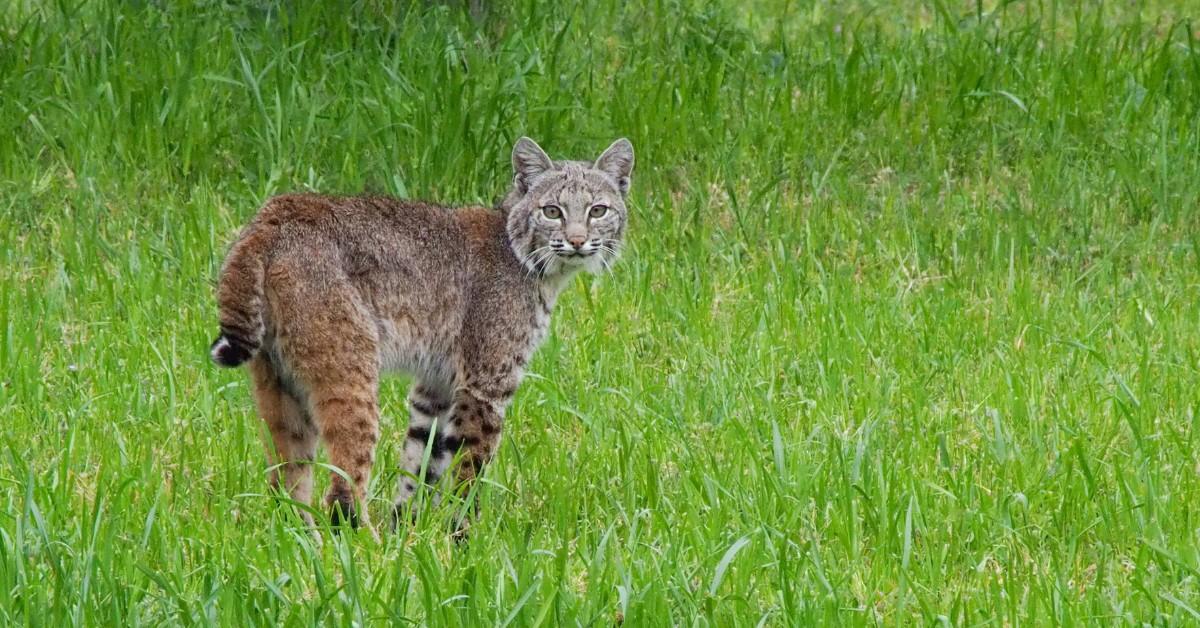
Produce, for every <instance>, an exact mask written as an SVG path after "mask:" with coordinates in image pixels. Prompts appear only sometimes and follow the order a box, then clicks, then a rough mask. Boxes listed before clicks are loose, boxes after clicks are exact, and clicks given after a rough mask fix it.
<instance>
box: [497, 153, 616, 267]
mask: <svg viewBox="0 0 1200 628" xmlns="http://www.w3.org/2000/svg"><path fill="white" fill-rule="evenodd" d="M513 170H514V171H515V173H516V176H515V179H514V188H515V190H514V191H515V192H516V194H517V195H519V198H518V199H517V200H516V202H515V204H513V205H512V206H511V207H510V209H509V219H508V228H509V235H510V238H511V239H512V242H513V249H514V250H515V251H516V253H517V255H518V257H520V258H521V259H522V260H523V261H524V263H525V266H526V267H527V268H528V269H530V270H531V271H532V272H537V273H540V274H542V275H543V276H544V275H552V274H557V273H561V272H564V271H570V270H576V269H584V270H588V271H590V272H598V271H600V270H602V269H605V268H607V267H609V266H610V265H611V264H612V262H613V261H615V260H616V258H617V255H618V254H619V253H620V250H621V245H622V242H623V240H624V235H625V224H626V220H627V210H626V207H625V196H626V193H627V192H628V190H629V175H630V173H631V172H632V170H633V146H632V145H631V144H630V143H629V141H628V140H625V139H621V140H617V141H616V142H614V143H613V145H612V146H610V147H609V148H608V150H606V151H604V154H602V155H601V156H600V158H599V159H597V160H596V161H595V162H594V163H588V162H581V161H562V162H557V163H555V162H552V161H551V160H550V158H549V157H547V156H546V153H545V152H543V151H542V149H541V148H540V147H539V146H538V145H537V144H536V143H534V142H533V140H530V139H528V138H521V140H520V141H518V142H517V145H516V147H514V148H513Z"/></svg>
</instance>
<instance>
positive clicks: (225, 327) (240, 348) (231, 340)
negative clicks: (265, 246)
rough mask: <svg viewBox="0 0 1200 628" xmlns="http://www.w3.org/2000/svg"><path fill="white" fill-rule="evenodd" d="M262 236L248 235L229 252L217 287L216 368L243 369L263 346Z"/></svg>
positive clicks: (212, 354) (213, 356)
mask: <svg viewBox="0 0 1200 628" xmlns="http://www.w3.org/2000/svg"><path fill="white" fill-rule="evenodd" d="M257 235H259V234H255V233H249V234H247V235H246V236H245V237H243V238H241V239H240V240H239V241H238V242H237V244H235V245H233V248H232V249H230V251H229V258H228V259H227V260H226V261H225V266H224V267H223V268H222V269H221V279H220V283H219V285H218V287H217V307H218V308H219V310H220V322H221V334H220V335H219V336H217V339H216V340H214V341H213V343H212V347H211V348H210V349H209V356H210V357H212V361H213V362H215V363H216V364H217V366H223V367H227V368H232V367H235V366H240V365H241V364H243V363H244V362H246V361H247V360H249V359H250V358H252V357H254V354H256V353H258V348H259V347H260V346H261V345H262V339H263V317H262V310H263V261H262V257H261V254H260V253H261V249H262V243H261V242H258V240H259V238H258V237H256V236H257Z"/></svg>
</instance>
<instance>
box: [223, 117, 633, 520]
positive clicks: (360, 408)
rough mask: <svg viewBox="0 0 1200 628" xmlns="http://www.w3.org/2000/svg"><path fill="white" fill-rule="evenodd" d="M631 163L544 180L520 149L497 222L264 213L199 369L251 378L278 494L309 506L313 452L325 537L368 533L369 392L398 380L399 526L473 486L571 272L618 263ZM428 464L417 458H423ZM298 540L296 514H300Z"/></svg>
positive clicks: (293, 201) (615, 154)
mask: <svg viewBox="0 0 1200 628" xmlns="http://www.w3.org/2000/svg"><path fill="white" fill-rule="evenodd" d="M633 163H634V157H633V147H632V146H631V145H630V143H629V141H628V140H624V139H622V140H618V141H616V142H615V143H613V145H612V146H610V147H609V148H608V150H606V151H605V152H604V153H603V154H602V155H601V156H600V158H599V159H597V160H596V161H595V162H577V161H564V162H553V161H551V160H550V159H549V157H547V156H546V154H545V152H543V151H542V149H541V148H540V147H539V146H538V145H537V144H536V143H535V142H533V140H530V139H528V138H521V140H519V141H518V142H517V143H516V146H515V147H514V148H513V172H514V179H513V186H512V189H511V191H510V192H509V194H508V195H507V196H506V197H505V199H504V200H503V201H502V202H501V203H500V204H499V206H498V208H497V209H484V208H478V207H474V208H459V209H453V208H449V207H444V206H440V205H436V204H431V203H423V202H415V201H403V200H396V199H391V198H384V197H377V196H360V197H332V196H319V195H307V194H304V195H287V196H278V197H275V198H272V199H270V200H269V201H267V203H266V204H265V205H264V206H263V207H262V209H261V210H260V211H259V213H258V215H257V216H256V217H255V218H254V219H253V220H252V221H251V223H250V224H249V225H248V226H247V227H246V228H245V229H244V230H243V232H242V234H241V235H240V237H239V238H238V240H237V242H235V243H234V245H233V247H232V248H231V249H230V252H229V255H228V258H227V260H226V262H225V265H224V267H223V269H222V272H221V278H220V283H219V287H218V291H217V301H218V305H219V309H220V316H219V322H220V335H219V336H218V337H217V339H216V340H215V341H214V342H213V344H212V347H211V357H212V359H213V361H214V362H215V363H217V364H218V365H221V366H226V367H234V366H238V365H241V364H243V363H247V362H248V363H249V366H250V371H251V374H252V378H251V380H252V383H253V386H254V392H255V399H256V401H257V404H258V409H259V414H260V415H261V416H262V418H263V420H264V421H265V422H266V424H267V427H268V430H269V432H270V434H271V440H272V443H271V446H270V447H269V450H270V452H269V453H270V454H271V458H272V463H273V464H277V465H279V466H278V467H277V470H276V472H275V473H274V477H273V482H274V483H275V484H276V485H277V486H278V487H279V488H280V489H281V490H283V491H286V492H287V493H288V494H290V496H291V497H292V499H294V500H296V501H298V502H301V503H308V501H309V500H310V499H311V494H312V484H313V481H312V466H311V465H310V464H308V463H309V462H310V461H311V460H312V459H313V457H314V456H315V454H316V448H317V443H318V441H323V442H324V444H325V446H326V449H327V450H328V453H329V458H330V461H331V463H332V464H333V465H334V466H336V467H338V468H339V469H341V470H342V472H344V475H343V474H342V473H335V474H333V475H332V479H331V485H330V488H329V491H328V493H327V494H326V496H325V502H326V507H327V508H329V509H330V511H331V513H332V514H333V515H334V517H335V521H336V522H340V523H346V524H349V525H358V524H360V523H364V524H365V523H368V521H367V512H366V508H365V490H366V487H367V484H368V480H369V474H370V472H371V467H372V464H373V463H374V459H375V443H376V441H377V440H378V438H379V427H378V425H379V402H378V386H379V378H380V376H381V375H382V374H383V373H386V372H389V371H404V372H408V373H410V374H411V375H412V376H413V378H414V382H415V383H414V384H413V386H412V388H411V390H410V391H409V396H408V410H409V416H410V418H409V426H408V431H407V435H406V438H405V445H404V450H403V452H402V457H401V464H402V466H403V468H402V470H401V471H402V474H401V476H402V477H401V479H400V486H399V488H398V496H397V500H396V507H397V510H400V509H403V508H405V507H406V505H407V503H408V501H409V500H410V499H411V498H412V496H413V494H414V493H415V492H416V490H417V488H418V486H419V483H420V482H433V481H435V480H437V479H438V478H440V477H442V476H445V475H447V474H448V473H450V472H451V468H450V466H451V461H452V460H453V459H454V458H455V456H456V454H457V455H458V456H459V460H460V461H461V462H460V464H459V465H458V467H457V468H456V469H454V470H453V472H454V476H455V478H456V479H457V480H458V481H459V482H460V483H461V484H469V483H470V482H471V481H473V480H474V479H475V477H476V476H477V475H478V474H479V473H480V472H481V471H482V469H483V467H484V465H485V464H486V463H487V462H489V461H490V460H491V458H492V456H493V454H494V453H495V451H496V448H497V445H498V443H499V441H500V434H501V431H502V429H503V425H504V413H505V408H506V407H507V406H508V404H509V402H510V401H511V400H512V397H513V395H514V394H515V393H516V391H517V387H518V386H519V384H520V382H521V379H522V376H523V375H524V372H525V367H526V365H527V364H528V363H529V360H530V357H531V356H532V354H533V351H534V350H535V349H536V348H537V346H538V344H539V343H540V342H541V340H542V338H543V337H544V336H545V334H546V329H547V326H548V325H549V322H550V313H551V311H552V309H553V307H554V302H555V299H556V298H557V296H558V294H559V292H560V291H561V290H562V288H563V286H564V285H565V282H566V281H567V280H568V279H569V278H570V277H571V276H572V275H574V274H575V273H576V272H577V271H579V270H589V271H592V272H595V271H599V270H602V269H605V268H607V267H608V266H609V265H610V264H611V263H612V262H613V261H614V260H615V259H616V257H617V255H618V254H619V252H620V249H621V244H622V242H623V239H624V234H625V227H626V223H627V210H626V205H625V197H626V194H627V192H628V189H629V181H630V174H631V172H632V170H633ZM427 452H428V455H427ZM302 516H303V517H305V518H306V520H308V521H309V522H310V523H311V519H310V518H309V517H308V515H307V514H302Z"/></svg>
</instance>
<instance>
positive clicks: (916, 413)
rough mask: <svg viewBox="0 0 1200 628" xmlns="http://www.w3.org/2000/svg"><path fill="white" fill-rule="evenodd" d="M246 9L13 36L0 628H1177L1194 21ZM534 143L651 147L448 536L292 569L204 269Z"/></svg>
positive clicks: (1074, 10)
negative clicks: (309, 205)
mask: <svg viewBox="0 0 1200 628" xmlns="http://www.w3.org/2000/svg"><path fill="white" fill-rule="evenodd" d="M271 4H272V3H269V2H262V1H250V2H235V1H232V0H228V1H222V0H206V1H200V0H196V1H194V2H179V3H176V2H172V1H163V2H155V1H143V2H134V1H129V2H118V1H116V0H112V1H110V2H98V1H87V0H83V1H80V0H59V1H53V2H52V1H48V0H46V1H43V0H14V1H13V2H11V3H5V4H4V5H3V8H0V244H2V248H0V260H2V261H0V624H4V625H28V626H62V625H68V624H88V625H157V624H169V625H212V624H224V625H276V624H284V625H309V624H314V623H319V624H322V625H337V626H342V625H345V626H353V625H371V624H376V623H394V624H409V623H411V624H418V625H424V624H428V625H445V626H478V625H492V624H505V625H520V626H525V625H543V626H555V625H584V626H602V625H613V624H616V623H619V622H621V621H622V620H623V621H624V623H625V624H627V625H631V626H658V625H687V626H691V625H710V626H733V625H755V624H762V625H799V626H807V625H813V624H846V625H880V624H884V625H982V624H989V625H1044V624H1096V625H1115V624H1122V625H1124V624H1129V625H1134V624H1139V625H1140V624H1153V625H1186V624H1194V623H1196V622H1200V550H1198V549H1197V548H1198V544H1200V512H1198V511H1197V509H1196V507H1195V504H1196V503H1197V501H1198V499H1200V458H1198V456H1197V451H1198V449H1200V416H1198V414H1200V392H1198V387H1200V373H1198V372H1197V364H1198V360H1200V334H1197V331H1198V330H1200V307H1198V304H1197V289H1198V287H1200V42H1198V41H1197V39H1200V24H1192V23H1191V22H1189V21H1187V18H1188V17H1189V16H1195V17H1198V18H1200V3H1197V2H1191V1H1189V2H1183V3H1180V2H1167V1H1165V0H1163V1H1154V0H1151V1H1148V2H1119V3H1118V2H1111V3H1103V4H1100V3H1096V2H1079V3H1074V2H1053V1H1050V0H1046V1H1042V2H1014V3H1010V4H1009V3H1002V4H998V3H996V2H992V1H988V2H982V3H979V4H977V3H975V2H959V1H955V2H945V1H943V0H930V1H928V2H923V3H899V2H897V3H890V2H882V1H874V0H862V1H860V2H836V3H833V2H811V1H798V2H780V1H776V0H756V1H754V2H750V3H742V2H735V1H734V0H728V1H727V2H719V1H715V0H714V1H713V2H698V1H692V0H648V1H642V0H631V1H629V2H598V3H580V4H575V3H573V2H565V3H550V2H539V1H521V0H517V1H514V2H507V1H500V0H497V1H496V2H494V3H487V4H489V5H490V8H488V10H486V11H485V12H483V13H482V14H477V15H474V16H473V15H472V14H470V13H469V12H468V11H467V10H466V9H464V8H462V7H459V6H457V5H444V4H439V3H436V2H429V3H426V2H415V3H413V4H412V5H409V4H406V3H403V2H398V3H391V2H383V1H382V0H379V1H363V2H355V3H350V2H330V3H284V4H286V5H288V6H292V7H294V6H303V5H309V4H311V5H313V6H311V7H309V8H306V9H296V8H289V9H284V10H276V9H272V8H270V6H271ZM322 4H323V6H321V5H322ZM393 4H394V6H393ZM521 134H529V135H531V136H533V137H535V138H537V139H538V140H539V141H540V142H541V143H542V145H543V146H545V147H546V148H547V149H548V150H549V151H550V152H551V154H553V155H556V156H590V155H594V154H596V153H598V152H599V151H600V150H601V149H603V148H604V147H605V146H607V145H608V143H609V142H610V141H611V140H612V139H613V138H615V137H617V136H621V135H627V136H629V137H630V138H631V139H632V140H633V143H634V145H635V146H636V148H637V150H638V167H637V170H636V172H635V174H634V181H633V196H632V203H633V207H634V210H633V216H634V217H633V225H632V228H631V229H632V231H631V239H632V241H631V242H630V247H629V249H628V251H627V254H626V256H625V258H624V259H623V260H622V261H621V263H620V264H618V266H617V268H616V269H615V272H614V273H613V274H611V275H608V276H603V277H596V278H591V277H588V278H584V279H582V280H580V281H578V282H577V283H576V284H575V285H574V286H572V287H571V288H570V289H569V290H568V291H567V292H566V294H564V296H563V298H562V299H561V300H560V306H559V308H558V310H557V313H556V318H555V320H554V324H553V332H552V335H551V337H550V339H549V340H548V341H547V343H546V345H545V346H543V348H542V349H541V351H540V352H539V354H538V355H537V357H536V359H535V360H534V362H533V364H532V374H531V376H530V377H529V378H528V379H527V380H526V383H525V384H524V386H523V387H522V389H521V390H520V392H519V393H518V394H517V397H516V401H515V403H514V405H513V407H512V408H511V409H510V412H509V420H508V429H507V430H506V435H505V440H504V443H503V445H502V447H501V450H500V453H499V458H498V460H497V462H496V464H495V465H493V466H492V467H491V468H490V470H489V472H488V475H487V477H486V482H485V483H484V485H483V486H482V487H481V488H482V493H483V495H482V498H483V503H484V510H483V514H482V516H481V518H480V519H479V521H478V522H477V523H476V524H475V526H474V527H473V530H472V531H473V536H472V538H471V541H470V542H469V543H468V544H465V545H462V546H456V545H455V544H454V543H453V542H452V541H451V540H450V538H449V537H448V535H447V534H446V519H447V517H448V516H449V514H448V513H447V512H446V511H445V510H443V511H439V512H437V513H435V514H434V515H433V516H430V517H426V518H424V519H422V520H421V522H420V523H418V524H417V525H416V526H415V527H411V528H407V527H406V528H403V529H401V530H400V531H399V532H397V533H396V534H385V535H384V536H383V540H382V541H381V543H378V544H377V543H375V542H374V541H372V540H371V539H370V538H368V537H367V536H366V535H352V536H349V537H339V538H334V537H327V538H328V540H327V542H326V543H325V544H324V545H323V546H322V547H320V548H315V547H314V546H313V544H312V543H311V542H310V541H309V540H308V539H307V538H306V536H305V535H304V533H303V531H302V530H301V529H300V526H299V522H298V520H297V519H296V518H295V516H294V515H292V514H291V510H290V509H288V508H287V507H282V506H280V505H279V504H278V503H277V501H276V499H275V497H273V496H271V495H269V494H268V492H267V490H266V480H265V478H266V469H265V462H264V459H263V456H262V446H261V445H260V441H259V424H258V420H257V418H256V417H255V415H254V413H253V410H252V402H251V398H250V394H249V390H248V388H247V378H246V376H245V374H244V373H242V372H228V371H220V370H218V369H216V368H214V367H213V366H212V365H211V364H210V363H209V361H208V358H207V353H206V350H207V348H208V343H209V342H210V341H211V339H212V338H213V336H214V334H215V332H216V312H215V304H214V298H213V286H214V281H215V277H216V271H217V268H218V265H219V264H220V262H221V259H222V258H223V256H224V253H225V249H226V246H227V245H228V243H229V242H230V240H231V239H232V237H233V236H234V234H235V233H236V230H237V228H238V227H239V226H240V225H241V224H243V223H244V222H245V221H246V220H247V219H248V217H249V216H251V215H252V214H253V212H254V211H255V210H256V208H257V206H258V205H259V204H260V203H261V202H262V201H263V200H264V199H265V198H266V197H268V196H269V195H271V194H274V193H278V192H284V191H292V190H304V189H313V190H319V191H325V192H347V193H357V192H362V191H372V192H383V193H389V194H394V195H400V196H413V197H424V198H432V199H438V200H443V201H455V202H462V203H489V204H490V203H491V201H492V200H493V199H495V198H496V197H497V196H498V195H500V194H501V193H502V192H503V191H504V189H505V186H506V185H507V184H508V181H509V179H510V172H509V166H508V151H509V149H510V147H511V145H512V141H513V140H514V139H515V138H516V137H517V136H519V135H521ZM382 394H383V399H384V408H385V414H386V416H387V418H386V419H385V425H384V428H383V433H384V437H383V440H382V442H381V445H380V451H379V459H380V462H379V465H378V467H377V473H376V475H375V477H374V478H373V481H372V487H371V494H372V496H373V499H374V503H373V508H372V510H373V512H374V516H375V518H376V519H382V518H383V517H384V514H385V513H386V512H387V508H388V506H389V505H390V500H391V497H392V492H393V490H394V484H395V481H396V477H397V469H396V467H397V458H398V453H399V446H400V444H401V438H402V436H403V431H404V427H403V421H404V403H403V399H404V394H405V382H404V381H403V380H396V381H389V382H388V383H387V384H386V385H385V387H384V389H383V393H382ZM324 475H325V474H324V473H321V474H319V476H318V477H320V478H322V485H319V486H318V492H320V491H321V490H322V489H323V483H324V480H325V479H324Z"/></svg>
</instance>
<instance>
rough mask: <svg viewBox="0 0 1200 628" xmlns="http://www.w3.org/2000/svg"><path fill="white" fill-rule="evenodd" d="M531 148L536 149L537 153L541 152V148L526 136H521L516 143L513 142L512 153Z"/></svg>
mask: <svg viewBox="0 0 1200 628" xmlns="http://www.w3.org/2000/svg"><path fill="white" fill-rule="evenodd" d="M533 148H536V149H537V150H539V151H541V150H542V147H541V146H539V145H538V143H537V142H536V141H534V139H533V138H532V137H529V136H528V135H522V136H521V137H518V138H517V141H515V142H513V152H514V153H515V152H517V151H520V150H529V149H533Z"/></svg>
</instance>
